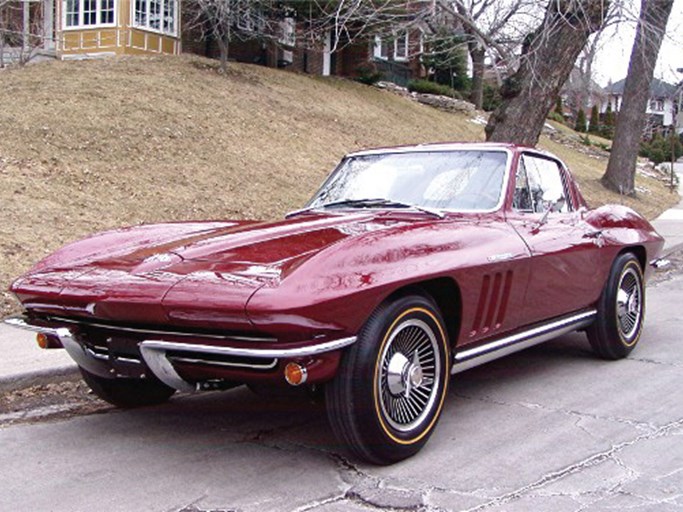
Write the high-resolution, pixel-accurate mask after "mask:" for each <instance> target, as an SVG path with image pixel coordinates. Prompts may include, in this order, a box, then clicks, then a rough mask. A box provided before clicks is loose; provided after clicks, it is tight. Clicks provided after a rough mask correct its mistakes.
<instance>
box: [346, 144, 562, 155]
mask: <svg viewBox="0 0 683 512" xmlns="http://www.w3.org/2000/svg"><path fill="white" fill-rule="evenodd" d="M474 150H477V151H508V152H511V151H534V152H536V153H540V154H542V155H547V156H550V157H553V158H557V157H555V156H554V155H551V154H550V153H547V152H546V151H543V150H540V149H536V148H532V147H528V146H520V145H518V144H511V143H506V142H437V143H429V144H415V145H408V146H390V147H382V148H372V149H364V150H361V151H355V152H353V153H349V154H348V155H346V156H347V157H354V156H367V155H382V154H392V153H420V152H429V151H474Z"/></svg>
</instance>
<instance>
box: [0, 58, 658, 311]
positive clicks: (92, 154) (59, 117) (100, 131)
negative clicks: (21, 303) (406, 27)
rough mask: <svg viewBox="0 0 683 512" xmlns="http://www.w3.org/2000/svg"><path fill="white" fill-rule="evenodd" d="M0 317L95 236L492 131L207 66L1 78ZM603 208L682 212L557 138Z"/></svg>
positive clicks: (104, 64) (214, 208) (401, 102)
mask: <svg viewBox="0 0 683 512" xmlns="http://www.w3.org/2000/svg"><path fill="white" fill-rule="evenodd" d="M0 90H2V91H3V98H4V100H5V101H3V108H2V109H0V180H1V183H2V187H0V205H2V208H0V261H1V262H2V264H1V265H0V317H2V316H4V315H6V314H9V313H12V312H15V311H17V310H18V307H17V303H16V301H15V300H14V298H13V297H11V296H10V294H9V293H7V292H5V291H4V290H6V289H7V287H8V286H9V283H10V282H11V279H12V278H14V277H16V276H18V275H19V274H21V273H23V272H25V271H26V270H28V269H29V268H30V267H31V265H32V264H33V263H35V262H36V261H37V260H39V259H40V258H41V257H43V256H45V255H47V254H48V253H50V252H52V251H54V250H55V249H56V248H58V247H59V246H61V245H63V244H65V243H67V242H69V241H73V240H76V239H78V238H81V237H83V236H85V235H87V234H89V233H93V232H95V231H100V230H104V229H111V228H116V227H120V226H124V225H134V224H139V223H149V222H157V221H162V220H163V221H168V220H188V219H230V218H236V219H240V218H265V219H268V218H277V217H280V216H282V214H283V213H285V212H287V211H289V210H292V209H296V208H298V207H300V206H302V205H303V204H304V203H305V202H306V200H307V199H308V198H309V197H310V196H311V195H312V194H313V192H314V191H315V190H316V188H317V187H318V185H319V184H320V183H321V182H322V180H323V179H324V177H325V176H326V175H327V173H328V172H329V171H330V170H331V168H332V167H333V166H334V165H335V163H336V162H337V161H338V159H339V158H340V157H341V156H342V155H343V154H344V153H347V152H349V151H352V150H355V149H360V148H364V147H372V146H386V145H395V144H411V143H422V142H434V141H449V140H450V141H457V140H464V141H473V140H483V138H484V134H483V126H482V125H481V124H477V123H476V122H474V121H473V119H472V118H470V117H469V116H467V115H465V114H450V113H445V112H441V111H439V110H436V109H433V108H431V107H428V106H425V105H421V104H418V103H416V102H413V101H409V100H407V99H405V98H402V97H400V96H397V95H394V94H391V93H389V92H387V91H381V90H378V89H376V88H373V87H368V86H364V85H361V84H358V83H354V82H351V81H348V80H341V79H336V78H322V77H311V76H308V75H300V74H296V73H292V72H284V71H279V70H274V69H269V68H264V67H259V66H251V65H241V64H231V68H230V71H229V72H228V73H227V74H226V75H221V74H219V73H217V70H216V64H215V62H214V61H210V60H207V59H202V58H199V57H193V56H182V57H154V58H140V57H138V58H131V57H128V58H119V59H106V60H93V61H82V62H58V61H54V62H45V63H40V64H36V65H34V66H29V67H26V68H23V69H14V70H6V71H4V72H3V73H1V74H0ZM541 145H542V146H544V147H547V149H550V150H553V151H555V152H557V153H558V154H559V156H561V157H563V158H564V159H565V160H566V161H567V162H568V164H569V165H570V166H571V167H572V169H573V170H574V172H575V174H576V175H577V176H578V178H579V181H580V182H581V184H582V187H583V190H584V192H585V193H586V195H587V196H588V200H589V201H590V202H591V204H593V205H597V204H601V203H604V202H624V203H626V204H629V205H630V206H633V207H635V208H636V209H638V210H640V211H642V212H643V213H644V214H645V215H648V216H654V215H656V214H657V213H659V212H661V211H662V210H663V209H665V208H666V207H668V205H669V204H670V203H668V202H667V200H668V196H667V195H666V194H664V193H663V192H662V191H663V190H664V189H663V188H662V187H660V186H659V184H658V182H657V180H655V179H649V178H646V177H639V178H638V184H639V186H641V187H642V188H643V190H647V191H648V192H647V193H644V194H641V197H640V198H639V199H637V200H631V199H628V198H621V197H619V196H618V195H616V194H611V193H608V192H606V191H604V189H602V187H600V186H599V184H598V185H597V186H595V183H596V182H597V179H598V177H599V176H600V175H601V173H602V172H603V171H604V166H605V163H606V159H604V160H600V159H595V158H592V157H588V156H587V155H583V154H580V153H578V152H577V151H575V150H574V149H572V148H570V147H569V148H567V147H564V146H562V145H561V144H558V143H556V142H553V141H550V140H548V139H544V140H543V142H542V144H541Z"/></svg>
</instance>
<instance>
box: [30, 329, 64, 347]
mask: <svg viewBox="0 0 683 512" xmlns="http://www.w3.org/2000/svg"><path fill="white" fill-rule="evenodd" d="M36 343H38V346H39V347H40V348H44V349H47V348H63V347H62V342H61V341H60V340H59V338H58V337H57V336H53V335H50V334H45V333H44V332H39V333H38V334H36Z"/></svg>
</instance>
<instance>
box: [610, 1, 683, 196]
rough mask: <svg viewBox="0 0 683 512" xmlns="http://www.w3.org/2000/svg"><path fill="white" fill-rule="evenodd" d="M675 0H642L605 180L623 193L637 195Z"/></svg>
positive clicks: (613, 188) (611, 186)
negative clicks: (645, 133)
mask: <svg viewBox="0 0 683 512" xmlns="http://www.w3.org/2000/svg"><path fill="white" fill-rule="evenodd" d="M672 5H673V0H642V1H641V10H640V19H639V20H638V29H637V30H636V39H635V41H634V42H633V49H632V50H631V60H630V62H629V66H628V75H627V76H626V83H625V84H624V99H623V102H622V105H621V110H620V111H619V113H618V115H617V123H616V127H615V130H614V142H613V144H612V150H611V152H610V157H609V163H608V164H607V171H606V172H605V175H604V176H603V177H602V184H603V185H604V186H605V187H607V188H609V189H611V190H614V191H616V192H619V193H620V194H625V195H630V196H633V195H635V175H636V160H637V158H638V150H639V149H640V138H641V135H642V133H643V128H644V127H645V123H646V122H647V115H646V114H645V111H646V110H647V102H648V99H649V98H650V84H651V83H652V76H653V74H654V69H655V64H656V63H657V56H658V55H659V48H660V46H661V45H662V39H663V38H664V32H665V30H666V23H667V21H668V19H669V15H670V14H671V7H672Z"/></svg>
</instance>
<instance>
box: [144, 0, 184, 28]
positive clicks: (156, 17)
mask: <svg viewBox="0 0 683 512" xmlns="http://www.w3.org/2000/svg"><path fill="white" fill-rule="evenodd" d="M177 20H178V0H135V4H134V8H133V26H134V27H137V28H142V29H146V30H153V31H155V32H163V33H164V34H168V35H172V36H174V35H176V32H177V25H178V21H177Z"/></svg>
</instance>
